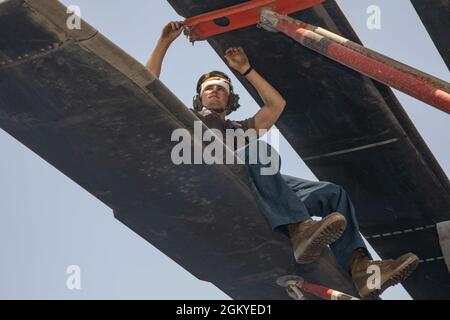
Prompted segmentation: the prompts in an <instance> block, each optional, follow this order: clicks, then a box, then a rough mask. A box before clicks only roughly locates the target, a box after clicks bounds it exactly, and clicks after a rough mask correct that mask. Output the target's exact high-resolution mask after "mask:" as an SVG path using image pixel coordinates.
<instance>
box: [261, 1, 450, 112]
mask: <svg viewBox="0 0 450 320" xmlns="http://www.w3.org/2000/svg"><path fill="white" fill-rule="evenodd" d="M260 25H261V26H263V27H264V28H267V29H269V30H273V31H275V30H276V31H279V32H282V33H284V34H286V35H287V36H289V37H291V38H292V39H294V40H296V41H297V42H299V43H301V44H302V45H304V46H305V47H307V48H309V49H311V50H314V51H316V52H318V53H320V54H322V55H324V56H326V57H328V58H330V59H333V60H335V61H337V62H339V63H341V64H343V65H345V66H347V67H349V68H351V69H353V70H356V71H358V72H360V73H362V74H364V75H366V76H368V77H370V78H372V79H375V80H377V81H379V82H381V83H384V84H386V85H388V86H390V87H393V88H395V89H397V90H400V91H402V92H404V93H406V94H408V95H410V96H412V97H414V98H416V99H419V100H421V101H423V102H425V103H427V104H429V105H431V106H434V107H436V108H438V109H440V110H442V111H444V112H446V113H448V114H450V91H449V88H450V84H448V83H447V82H445V81H443V80H439V79H436V78H434V77H432V76H431V75H427V74H425V73H423V72H420V71H418V70H416V69H414V68H412V67H408V66H406V65H404V64H399V63H396V62H394V60H392V59H388V58H386V59H385V58H384V56H382V55H381V54H378V53H375V52H374V51H369V50H368V49H363V47H361V46H359V47H357V46H355V43H352V44H347V45H346V44H345V41H339V42H341V43H339V42H338V41H335V40H336V39H333V37H332V36H330V37H327V36H324V35H326V33H325V30H324V29H320V30H319V32H320V33H321V34H319V33H316V32H314V31H312V30H314V29H315V28H317V27H314V26H311V25H308V24H306V23H304V22H302V21H299V20H295V19H293V18H290V17H288V16H286V15H280V14H277V13H276V12H273V11H271V10H268V9H264V10H263V11H262V16H261V21H260ZM318 29H319V28H318ZM329 34H331V35H334V34H332V33H329ZM335 36H337V35H335ZM342 39H344V38H342ZM345 40H346V39H345Z"/></svg>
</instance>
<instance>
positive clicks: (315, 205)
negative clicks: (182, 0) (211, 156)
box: [147, 22, 419, 298]
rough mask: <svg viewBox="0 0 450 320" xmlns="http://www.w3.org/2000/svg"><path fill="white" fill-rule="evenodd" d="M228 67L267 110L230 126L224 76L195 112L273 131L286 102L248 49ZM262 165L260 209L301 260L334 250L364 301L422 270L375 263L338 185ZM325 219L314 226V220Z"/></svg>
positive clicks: (251, 168) (156, 57)
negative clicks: (375, 278) (371, 281)
mask: <svg viewBox="0 0 450 320" xmlns="http://www.w3.org/2000/svg"><path fill="white" fill-rule="evenodd" d="M182 30H183V25H182V23H180V22H170V23H168V24H167V25H166V26H165V27H164V29H163V31H162V35H161V38H160V39H159V41H158V44H157V46H156V48H155V49H154V51H153V53H152V55H151V57H150V59H149V61H148V63H147V68H148V70H149V71H150V72H152V73H153V74H154V75H156V76H157V77H159V76H160V73H161V68H162V62H163V60H164V56H165V54H166V52H167V50H168V48H169V47H170V45H171V43H172V42H173V41H174V40H175V39H176V38H177V37H178V36H179V35H180V34H181V32H182ZM225 58H226V60H227V62H228V65H229V66H230V67H231V68H233V69H234V70H236V71H237V72H239V73H241V75H243V76H244V77H245V78H246V79H247V80H248V81H249V82H250V83H251V84H252V85H253V86H254V87H255V89H256V90H257V91H258V93H259V95H260V96H261V98H262V100H263V101H264V106H263V107H262V108H261V110H260V111H258V112H257V113H256V114H255V115H254V116H253V117H252V118H250V119H246V120H243V121H230V120H227V119H226V116H227V115H228V114H229V113H231V112H233V111H234V110H236V109H237V107H238V96H237V95H236V94H235V93H234V90H233V87H232V85H231V80H230V79H229V78H228V76H226V75H225V74H224V73H222V72H218V71H213V72H210V73H207V74H205V75H203V76H202V77H201V78H200V80H199V82H198V84H197V94H198V95H197V96H196V98H195V99H194V110H193V111H194V113H195V114H196V115H197V116H198V117H199V118H200V119H201V120H202V121H203V122H204V123H205V124H206V126H207V127H209V128H211V129H219V130H221V131H222V132H225V130H226V129H238V128H242V129H244V130H248V129H256V130H257V131H259V130H261V129H265V130H269V129H270V128H271V127H272V126H273V125H274V124H275V122H276V121H277V120H278V118H279V117H280V115H281V113H282V112H283V110H284V108H285V106H286V101H285V100H284V99H283V97H282V96H281V95H280V94H279V93H278V91H277V90H276V89H274V88H273V87H272V86H271V85H270V84H269V83H268V82H267V81H266V80H265V79H264V78H263V77H261V75H259V74H258V72H257V71H256V70H254V69H253V68H252V67H251V64H250V62H249V60H248V58H247V56H246V54H245V52H244V50H243V49H242V48H240V47H239V48H229V49H228V50H227V51H226V52H225ZM259 168H260V164H255V165H248V164H246V171H247V175H248V178H249V183H250V187H251V188H252V189H253V191H254V193H255V197H256V200H257V204H258V206H259V208H260V209H261V211H262V213H263V214H264V216H265V218H266V220H267V221H268V223H269V224H270V226H271V227H272V228H273V230H276V231H279V232H281V233H283V234H285V235H286V236H288V237H289V238H290V239H291V243H292V246H293V250H294V257H295V260H296V261H297V262H298V263H300V264H307V263H311V262H313V261H314V260H316V259H317V258H318V257H319V256H320V254H321V251H322V249H323V248H324V247H325V246H328V245H330V247H331V250H332V251H333V253H334V255H335V257H336V259H337V261H338V262H339V264H340V266H341V267H342V268H343V269H344V270H345V271H347V272H349V273H350V274H351V276H352V279H353V281H354V284H355V286H356V288H357V289H358V291H359V294H360V295H361V297H362V298H375V297H377V296H378V295H380V294H381V293H382V292H383V291H384V290H385V289H386V288H387V287H389V286H392V285H395V284H397V283H399V282H401V281H403V280H404V279H405V278H406V277H408V276H409V274H411V272H412V271H413V270H414V269H415V268H416V267H417V265H418V262H419V259H418V258H417V256H415V255H414V254H412V253H408V254H405V255H403V256H401V257H399V258H397V259H395V260H383V261H373V260H372V258H371V256H370V253H369V252H368V250H367V248H366V245H365V243H364V241H363V239H362V237H361V235H360V233H359V229H358V223H357V220H356V216H355V209H354V207H353V204H352V202H351V200H350V198H349V196H348V195H347V193H346V192H345V190H344V189H343V188H342V187H341V186H338V185H335V184H333V183H329V182H312V181H308V180H304V179H300V178H297V177H290V176H286V175H281V174H280V173H279V171H278V172H277V173H276V174H274V175H262V174H261V173H260V171H259V170H258V169H259ZM312 215H315V216H320V217H322V220H320V221H314V220H312V219H311V216H312ZM370 266H378V267H379V271H380V279H379V280H380V286H379V287H375V288H374V287H373V286H369V285H368V284H367V280H368V278H369V276H370V275H371V273H368V272H367V271H368V268H369V267H370Z"/></svg>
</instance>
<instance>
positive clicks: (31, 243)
mask: <svg viewBox="0 0 450 320" xmlns="http://www.w3.org/2000/svg"><path fill="white" fill-rule="evenodd" d="M63 3H64V4H66V5H71V4H73V5H78V6H79V7H80V8H81V14H82V17H83V18H84V19H85V20H87V21H88V22H89V23H90V24H92V25H93V26H94V27H96V28H97V29H98V30H99V31H100V32H102V33H103V34H104V35H106V36H107V37H108V38H109V39H111V40H112V41H113V42H114V43H116V44H117V45H118V46H120V47H121V48H123V49H124V50H125V51H126V52H128V53H129V54H131V55H132V56H133V57H134V58H135V59H137V60H138V61H140V62H141V63H143V64H144V63H145V62H146V61H147V58H148V56H149V54H150V52H151V50H152V48H153V46H154V44H155V42H156V40H157V38H158V37H159V34H160V31H161V28H162V26H163V25H164V24H165V23H166V22H167V21H169V20H182V18H180V17H178V16H177V14H176V13H175V11H174V10H173V9H172V8H171V7H170V6H169V5H168V4H167V3H166V1H148V0H128V1H123V0H122V1H108V0H65V1H63ZM338 3H339V5H340V6H341V8H342V9H343V11H344V12H345V14H346V15H347V17H348V19H349V20H350V22H351V23H352V25H353V27H354V28H355V30H356V31H357V33H358V35H359V36H360V38H361V40H362V41H363V43H364V44H365V45H366V46H368V47H370V48H372V49H375V50H378V51H380V52H382V53H384V54H387V55H389V56H391V57H393V58H395V59H397V60H400V61H402V62H404V63H407V64H409V65H412V66H414V67H416V68H419V69H421V70H424V71H426V72H428V73H431V74H433V75H435V76H437V77H439V78H442V79H445V80H446V81H450V77H449V73H448V69H447V68H446V66H445V64H444V62H443V61H442V59H441V57H440V56H439V54H438V52H437V50H436V49H435V47H434V45H433V44H432V42H431V39H430V38H429V36H428V34H427V33H426V31H425V29H424V27H423V25H422V23H421V22H420V20H419V18H418V16H417V14H416V12H415V11H414V9H413V7H412V5H411V4H410V2H409V0H396V1H388V0H380V1H375V0H369V1H368V0H338ZM370 5H377V6H378V7H379V8H380V9H381V30H369V29H368V28H367V26H366V21H367V18H368V16H369V15H368V14H367V13H366V10H367V8H368V7H369V6H370ZM243 46H244V48H245V44H243ZM213 69H219V70H224V71H227V67H226V66H225V65H224V64H223V62H222V61H221V60H220V59H219V58H218V57H217V56H216V54H215V52H214V51H213V50H212V49H211V48H210V47H209V46H208V45H207V44H206V43H197V44H196V45H195V46H194V47H192V46H191V44H189V43H188V41H187V40H186V39H185V38H182V37H181V38H180V39H178V40H177V41H176V43H174V45H173V46H172V48H171V49H170V51H169V53H168V56H167V58H166V60H165V65H164V68H163V73H162V77H161V80H162V81H163V82H164V83H165V84H166V85H167V86H168V87H169V88H170V89H171V90H172V91H173V92H174V93H175V94H176V95H177V96H178V97H179V98H180V99H181V100H182V101H184V102H185V104H186V105H188V106H189V105H190V103H191V100H192V96H193V94H194V86H195V83H196V81H197V79H198V77H199V75H200V74H202V73H204V72H205V71H209V70H213ZM234 83H235V87H236V91H237V92H238V93H239V94H240V95H241V99H242V100H241V101H242V103H241V104H242V106H243V107H242V108H241V109H240V110H239V112H237V113H235V114H233V118H235V119H242V118H245V117H248V116H251V115H253V113H255V112H256V111H257V110H258V107H257V105H256V103H255V102H254V101H253V99H252V98H251V97H250V96H249V95H248V94H247V93H246V91H245V90H244V89H243V87H242V86H241V85H240V84H238V83H237V81H236V80H235V79H234ZM0 94H1V93H0ZM396 94H397V96H398V98H399V100H400V102H401V103H402V105H403V106H404V108H405V110H406V111H407V113H408V114H409V116H410V117H411V119H412V121H413V122H414V123H415V125H416V127H417V129H418V130H419V131H420V133H421V134H422V136H423V138H424V139H425V141H426V142H427V143H428V146H429V147H430V149H431V150H432V152H433V153H434V155H435V157H436V158H437V160H438V161H439V163H440V164H441V166H442V167H443V168H444V170H445V172H446V173H447V175H448V172H449V169H450V152H449V148H448V139H445V137H448V136H450V117H449V116H448V115H447V114H445V113H443V112H441V111H438V110H436V109H434V108H431V107H429V106H427V105H425V104H423V103H421V102H419V101H417V100H415V99H413V98H410V97H407V96H405V95H403V94H400V93H397V92H396ZM0 150H1V158H0V194H1V198H0V199H1V200H0V219H1V220H0V243H1V244H2V245H1V246H0V298H3V299H16V298H25V299H49V298H56V299H80V298H83V299H91V298H102V299H115V298H124V299H129V298H134V299H221V298H225V299H226V298H228V297H227V295H225V294H224V293H223V292H221V291H220V290H218V289H217V288H216V287H215V286H214V285H212V284H210V283H205V282H202V281H199V280H197V279H196V278H195V277H193V276H192V275H190V274H189V273H188V272H186V271H185V270H184V269H182V268H181V267H179V266H178V265H177V264H175V263H174V262H172V261H171V260H170V259H169V258H167V257H166V256H165V255H164V254H162V253H161V252H159V251H158V250H157V249H155V248H154V247H153V246H151V245H150V244H149V243H147V242H146V241H145V240H143V239H142V238H140V237H139V236H137V235H136V234H135V233H134V232H133V231H131V230H129V229H128V228H126V227H125V226H123V225H122V224H121V223H119V222H118V221H116V220H115V219H114V217H113V215H112V211H111V210H110V209H109V208H108V207H106V206H105V205H104V204H102V203H101V202H99V201H98V200H97V199H96V198H94V197H93V196H91V195H90V194H89V193H87V192H86V191H85V190H83V189H82V188H80V187H79V186H77V185H76V184H75V183H74V182H73V181H71V180H70V179H68V178H67V177H65V176H64V175H63V174H61V173H60V172H59V171H58V170H56V169H54V168H53V167H51V166H49V165H48V164H47V163H46V162H45V161H43V160H42V159H41V158H39V157H38V156H36V155H35V154H33V153H32V152H31V151H30V150H28V149H27V148H25V147H24V146H23V145H21V144H20V143H19V142H17V141H16V140H15V139H13V138H12V137H11V136H9V135H8V134H6V133H5V132H4V131H2V130H0ZM280 152H281V155H282V157H283V166H284V167H283V168H282V171H283V173H287V174H291V175H297V176H299V177H303V178H306V179H315V177H314V175H313V174H312V173H311V171H310V170H309V169H308V168H307V167H306V166H305V165H304V164H303V162H302V161H301V160H300V158H299V157H298V156H297V155H296V154H295V153H294V152H293V151H292V149H290V147H289V146H288V145H287V144H286V143H282V145H281V150H280ZM199 258H200V259H201V258H202V257H199ZM70 265H77V266H79V267H80V268H81V290H69V289H68V288H67V286H66V280H67V278H68V276H69V275H68V274H67V273H66V269H67V267H68V266H70ZM383 298H385V299H406V298H408V295H407V294H406V293H405V291H404V290H403V289H402V288H401V287H400V286H397V287H394V288H391V289H389V290H388V291H386V293H385V294H384V295H383Z"/></svg>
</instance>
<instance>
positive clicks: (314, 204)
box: [282, 175, 371, 272]
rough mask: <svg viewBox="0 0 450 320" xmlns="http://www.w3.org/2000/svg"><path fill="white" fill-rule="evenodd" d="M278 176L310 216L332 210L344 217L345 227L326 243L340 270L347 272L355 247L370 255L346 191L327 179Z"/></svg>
mask: <svg viewBox="0 0 450 320" xmlns="http://www.w3.org/2000/svg"><path fill="white" fill-rule="evenodd" d="M282 177H283V179H284V180H285V181H286V184H287V185H288V186H289V187H290V188H291V190H292V191H293V192H295V194H296V195H297V196H298V197H299V198H300V199H301V200H302V202H303V203H304V204H305V205H306V208H307V209H308V211H309V213H310V214H311V215H312V216H317V217H322V218H324V217H326V216H327V215H329V214H331V213H333V212H339V213H340V214H342V215H343V216H344V217H345V219H346V220H347V227H346V229H345V231H344V233H343V234H342V236H341V237H340V238H339V239H338V240H336V241H335V242H334V243H332V244H331V245H330V248H331V250H332V251H333V253H334V255H335V257H336V260H337V261H338V262H339V265H340V266H341V267H342V269H343V270H345V271H346V272H350V262H351V257H352V254H353V252H354V251H355V250H356V249H358V248H362V249H363V250H364V251H365V252H366V254H367V256H368V257H371V256H370V253H369V251H368V250H367V247H366V245H365V243H364V240H363V238H362V236H361V234H360V233H359V227H358V222H357V220H356V216H355V208H354V206H353V204H352V202H351V200H350V198H349V196H348V194H347V192H346V191H345V190H344V189H343V188H342V187H341V186H339V185H336V184H333V183H330V182H324V181H319V182H315V181H309V180H305V179H301V178H297V177H291V176H287V175H283V176H282Z"/></svg>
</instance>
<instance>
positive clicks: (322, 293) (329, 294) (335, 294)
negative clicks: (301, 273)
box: [298, 282, 359, 300]
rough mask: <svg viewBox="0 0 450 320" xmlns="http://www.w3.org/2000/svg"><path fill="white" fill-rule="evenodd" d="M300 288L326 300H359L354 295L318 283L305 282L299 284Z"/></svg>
mask: <svg viewBox="0 0 450 320" xmlns="http://www.w3.org/2000/svg"><path fill="white" fill-rule="evenodd" d="M298 286H299V288H300V289H303V290H305V291H308V292H310V293H312V294H314V295H316V296H318V297H319V298H322V299H326V300H359V299H358V298H355V297H353V296H350V295H348V294H346V293H343V292H339V291H336V290H333V289H330V288H326V287H322V286H319V285H316V284H312V283H308V282H303V283H299V284H298Z"/></svg>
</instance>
